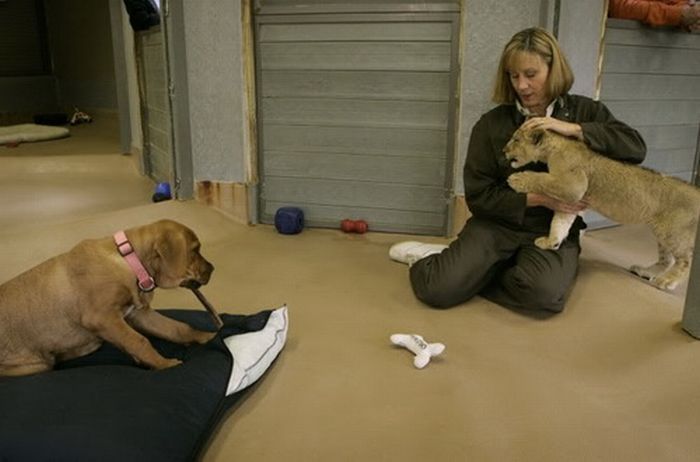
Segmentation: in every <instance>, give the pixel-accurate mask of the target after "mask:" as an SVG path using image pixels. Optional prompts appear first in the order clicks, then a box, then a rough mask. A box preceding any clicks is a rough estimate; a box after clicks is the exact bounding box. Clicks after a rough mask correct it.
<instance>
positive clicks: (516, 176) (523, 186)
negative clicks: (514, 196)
mask: <svg viewBox="0 0 700 462" xmlns="http://www.w3.org/2000/svg"><path fill="white" fill-rule="evenodd" d="M531 180H532V178H531V175H530V172H518V173H513V174H512V175H510V176H509V177H508V185H509V186H510V187H511V188H513V191H515V192H519V193H526V192H530V188H531V186H530V183H531Z"/></svg>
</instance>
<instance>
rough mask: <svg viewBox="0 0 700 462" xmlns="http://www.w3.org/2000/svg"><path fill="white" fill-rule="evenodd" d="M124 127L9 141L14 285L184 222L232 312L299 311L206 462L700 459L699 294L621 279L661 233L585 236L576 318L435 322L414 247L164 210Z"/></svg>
mask: <svg viewBox="0 0 700 462" xmlns="http://www.w3.org/2000/svg"><path fill="white" fill-rule="evenodd" d="M107 125H108V124H107V123H106V122H105V121H100V120H97V121H96V122H95V124H93V125H86V126H83V127H77V128H79V129H76V130H74V132H73V133H74V134H73V136H72V137H71V138H69V139H66V140H60V141H56V142H44V143H36V144H32V145H27V144H25V145H21V146H20V147H18V148H15V149H12V150H11V152H8V151H9V150H10V149H9V148H3V147H0V150H7V151H5V152H3V153H1V154H0V207H2V209H1V210H2V213H1V214H0V261H1V262H2V265H0V281H5V280H7V279H8V278H11V277H12V276H14V275H16V274H18V273H19V272H21V271H23V270H24V269H26V268H28V267H30V266H32V265H34V264H36V263H38V262H40V261H42V260H43V259H45V258H47V257H49V256H51V255H54V254H56V253H58V252H61V251H63V250H66V249H68V248H69V247H71V246H72V245H73V244H75V243H76V242H77V241H79V240H81V239H83V238H85V237H88V236H104V235H108V234H110V233H112V232H113V231H115V230H117V229H119V228H123V227H129V226H133V225H137V224H142V223H146V222H150V221H153V220H156V219H158V218H161V217H170V218H174V219H177V220H180V221H182V222H184V223H185V224H187V225H188V226H190V227H192V228H193V229H194V230H195V231H196V232H197V233H198V234H199V235H200V238H201V239H202V241H203V253H204V254H205V255H206V256H207V257H208V258H209V259H210V260H211V261H212V262H213V263H214V264H215V265H216V271H215V273H214V276H213V280H212V282H211V283H210V284H209V285H208V286H207V287H205V288H204V289H203V290H204V292H205V294H206V295H207V296H208V298H209V299H210V300H211V302H213V303H214V304H215V305H216V306H217V307H218V308H219V309H220V310H221V311H223V312H231V313H253V312H256V311H259V310H261V309H264V308H270V307H276V306H278V305H281V304H283V303H287V304H288V305H289V310H290V326H291V327H290V333H289V339H288V344H287V346H286V348H285V350H284V351H283V352H282V354H281V356H280V358H279V360H278V361H277V362H276V363H275V364H274V366H273V367H272V369H271V370H270V372H269V373H268V374H267V375H266V376H265V377H264V378H263V380H262V382H261V383H259V384H258V385H257V386H256V388H255V391H254V393H252V394H250V395H249V396H248V397H247V399H245V400H244V401H243V402H242V403H241V404H240V405H238V406H237V407H236V408H235V409H234V411H233V412H232V413H231V414H230V415H229V416H228V417H227V418H226V419H225V421H224V422H223V423H222V425H221V427H220V428H219V429H218V431H217V433H216V435H215V436H214V438H213V440H212V441H211V444H210V445H209V447H208V448H207V450H206V453H205V456H204V460H205V461H207V462H209V461H212V462H213V461H229V460H236V461H244V462H248V461H250V462H261V461H280V460H288V461H362V462H370V461H371V462H374V461H401V462H409V461H426V460H427V461H433V462H441V461H499V462H500V461H538V462H542V461H696V460H698V458H699V457H700V438H698V435H700V368H699V367H698V364H700V343H699V342H697V341H695V340H692V339H691V338H690V337H689V336H687V335H686V334H685V333H684V332H683V331H682V330H681V329H680V327H679V322H680V319H681V313H682V308H683V299H684V289H681V290H679V291H677V292H676V293H672V294H668V293H663V292H660V291H658V290H656V289H654V288H652V287H650V286H648V285H647V284H645V283H643V282H640V281H638V280H636V279H634V278H633V277H632V276H630V275H629V274H627V273H626V272H625V271H624V270H623V269H622V268H621V265H623V266H625V265H629V264H631V263H633V262H634V263H638V262H649V261H651V260H652V259H653V258H654V252H655V250H654V249H655V245H654V242H653V239H652V238H651V236H650V234H649V233H648V232H647V231H646V230H645V229H644V228H641V227H618V228H613V229H608V230H602V231H595V232H589V233H588V234H587V235H586V236H585V237H584V242H583V247H584V251H583V256H582V265H581V273H580V276H579V278H578V282H577V284H576V286H575V288H574V291H573V293H572V295H571V299H570V301H569V303H568V307H567V309H566V311H565V312H564V313H562V314H560V315H558V316H555V317H551V318H549V319H546V320H541V319H540V320H537V319H532V318H529V317H525V316H522V315H519V314H516V313H513V312H511V311H509V310H506V309H503V308H500V307H498V306H496V305H494V304H491V303H489V302H487V301H485V300H483V299H480V298H477V299H474V300H472V301H470V302H468V303H465V304H464V305H462V306H459V307H456V308H453V309H451V310H447V311H434V310H431V309H429V308H427V307H425V306H424V305H422V304H421V303H419V302H418V301H416V300H415V299H414V297H413V295H412V293H411V289H410V288H409V285H408V281H407V268H406V267H405V266H403V265H400V264H397V263H393V262H391V261H390V260H389V259H388V257H387V250H388V248H389V246H390V244H391V243H393V242H395V241H397V240H403V239H406V238H409V237H410V236H399V235H391V234H381V233H369V234H366V235H362V236H357V235H345V234H342V233H341V232H339V231H335V230H323V229H307V230H305V231H304V232H303V233H301V234H300V235H297V236H282V235H279V234H277V233H276V232H275V230H274V228H272V227H270V226H262V225H261V226H245V225H241V224H239V223H236V222H234V221H231V220H229V219H228V218H227V217H225V216H224V215H222V214H220V213H218V212H217V211H215V210H213V209H210V208H206V207H204V206H201V205H198V204H196V203H193V202H164V203H159V204H152V203H150V195H151V193H152V188H153V186H152V184H151V182H150V181H149V180H147V179H144V178H142V177H140V176H139V175H138V173H137V171H136V168H135V167H134V165H133V160H132V159H131V158H130V157H128V156H122V155H121V154H120V153H119V149H118V140H117V137H116V136H107V137H105V127H106V126H107ZM112 126H113V128H114V129H115V130H116V124H114V123H112ZM107 131H109V130H107ZM110 140H111V141H110ZM106 145H110V146H111V148H110V149H107V150H105V146H106ZM44 154H45V156H44ZM432 240H433V241H435V242H443V241H444V239H441V238H432ZM155 305H156V307H183V308H199V304H198V303H197V301H196V300H194V299H193V297H192V295H191V294H190V293H189V292H187V291H184V290H175V291H162V292H160V293H158V294H157V295H156V298H155ZM396 332H406V333H419V334H421V335H423V336H424V337H425V338H426V339H427V340H429V341H440V342H443V343H445V344H446V345H447V349H446V351H445V353H444V354H443V355H442V357H440V358H438V359H436V360H434V361H433V363H431V364H429V365H428V366H427V367H426V368H425V369H423V370H417V369H414V368H413V366H412V357H411V354H410V353H408V352H407V351H406V350H401V349H397V348H395V347H392V346H391V345H390V342H389V335H390V334H392V333H396Z"/></svg>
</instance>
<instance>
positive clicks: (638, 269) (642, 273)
mask: <svg viewBox="0 0 700 462" xmlns="http://www.w3.org/2000/svg"><path fill="white" fill-rule="evenodd" d="M629 271H630V273H633V274H636V275H637V276H639V277H640V278H642V279H646V280H647V281H651V280H652V279H654V277H655V276H656V273H654V272H652V271H649V269H648V268H645V267H644V266H639V265H633V266H630V269H629Z"/></svg>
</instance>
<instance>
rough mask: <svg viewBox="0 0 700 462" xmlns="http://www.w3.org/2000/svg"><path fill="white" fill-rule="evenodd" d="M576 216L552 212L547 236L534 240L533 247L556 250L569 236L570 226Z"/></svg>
mask: <svg viewBox="0 0 700 462" xmlns="http://www.w3.org/2000/svg"><path fill="white" fill-rule="evenodd" d="M577 216H578V215H576V214H575V213H563V212H554V216H553V217H552V223H551V224H550V225H549V236H542V237H538V238H537V239H535V245H536V246H537V247H539V248H540V249H545V250H547V249H552V250H556V249H558V248H559V246H560V245H561V243H562V242H564V239H566V236H568V235H569V230H570V229H571V224H572V223H573V222H574V220H576V217H577Z"/></svg>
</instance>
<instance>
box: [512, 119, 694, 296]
mask: <svg viewBox="0 0 700 462" xmlns="http://www.w3.org/2000/svg"><path fill="white" fill-rule="evenodd" d="M503 151H504V153H505V155H506V158H507V159H509V160H512V162H511V165H512V166H513V168H520V167H522V166H523V165H526V164H528V163H530V162H544V163H546V164H548V170H549V172H541V173H540V172H518V173H514V174H512V175H510V177H508V184H509V185H510V187H511V188H513V189H514V190H515V191H518V192H521V193H528V192H532V193H540V194H545V195H547V196H551V197H554V198H556V199H559V200H561V201H565V202H576V201H579V200H581V199H583V198H584V197H585V200H586V201H587V202H588V204H589V206H590V207H591V208H592V209H594V210H596V211H598V212H599V213H601V214H603V215H605V216H606V217H608V218H610V219H612V220H615V221H616V222H618V223H646V224H649V225H651V227H652V229H653V231H654V235H655V236H656V240H657V245H658V250H659V260H658V261H657V262H656V263H655V264H653V265H651V266H649V267H640V266H636V265H635V266H633V267H632V268H630V270H631V271H632V272H634V273H635V274H637V275H638V276H641V277H643V278H645V279H648V280H649V281H650V282H651V283H652V284H653V285H654V286H656V287H658V288H659V289H662V290H673V289H675V288H676V286H678V284H679V283H680V282H682V281H683V280H684V278H685V277H687V275H688V272H689V269H690V262H691V260H692V255H693V245H694V242H695V232H696V229H697V225H698V215H700V189H698V188H696V187H694V186H692V185H690V184H687V183H684V182H682V181H680V180H678V179H676V178H671V177H666V176H662V175H661V174H659V173H658V172H654V171H652V170H649V169H646V168H642V167H639V166H635V165H630V164H625V163H622V162H619V161H615V160H612V159H609V158H607V157H604V156H602V155H600V154H597V153H595V152H593V151H591V150H590V149H589V148H588V147H587V146H586V144H584V143H583V142H581V141H578V140H573V139H571V138H567V137H564V136H562V135H559V134H557V133H554V132H551V131H545V130H542V129H529V130H523V129H518V130H517V131H516V132H515V133H514V134H513V137H512V138H511V140H510V141H509V142H508V144H507V145H506V147H505V148H504V150H503ZM575 219H576V215H574V214H566V213H560V212H556V213H555V214H554V217H553V219H552V223H551V226H550V231H549V236H546V237H540V238H538V239H537V240H535V245H537V246H538V247H540V248H542V249H556V248H558V247H559V245H560V244H561V242H562V241H563V240H564V239H565V238H566V236H567V235H568V233H569V228H570V227H571V224H572V223H573V222H574V220H575Z"/></svg>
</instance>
